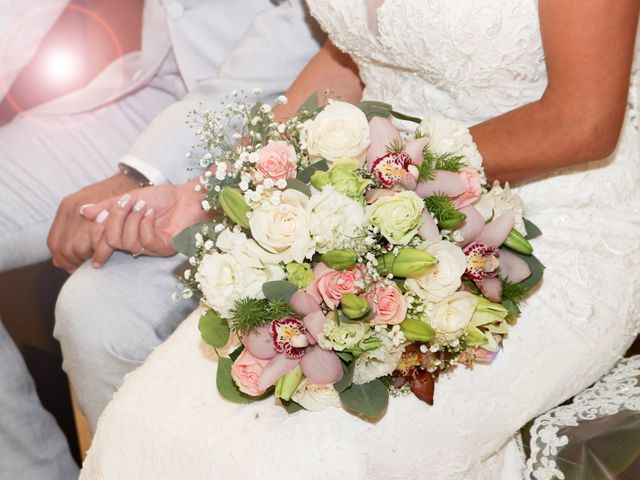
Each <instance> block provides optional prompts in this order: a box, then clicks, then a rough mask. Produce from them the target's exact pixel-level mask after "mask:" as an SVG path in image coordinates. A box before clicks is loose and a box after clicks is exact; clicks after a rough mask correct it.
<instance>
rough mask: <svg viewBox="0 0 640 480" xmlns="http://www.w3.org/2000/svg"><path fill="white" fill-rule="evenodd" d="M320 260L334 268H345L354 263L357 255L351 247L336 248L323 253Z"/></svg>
mask: <svg viewBox="0 0 640 480" xmlns="http://www.w3.org/2000/svg"><path fill="white" fill-rule="evenodd" d="M320 260H321V261H322V262H323V263H324V264H325V265H326V266H327V267H329V268H333V269H334V270H346V269H347V268H351V267H353V266H354V265H355V264H356V262H357V261H358V255H357V254H356V252H355V251H354V250H353V249H351V248H338V249H335V250H331V251H329V252H327V253H325V254H324V255H322V256H321V257H320Z"/></svg>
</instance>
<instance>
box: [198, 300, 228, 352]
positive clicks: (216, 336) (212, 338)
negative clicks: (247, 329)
mask: <svg viewBox="0 0 640 480" xmlns="http://www.w3.org/2000/svg"><path fill="white" fill-rule="evenodd" d="M198 329H199V330H200V334H201V335H202V339H203V340H204V341H205V342H206V343H208V344H209V345H211V346H212V347H214V348H222V347H224V346H225V345H226V344H227V342H228V341H229V335H230V333H231V330H230V328H229V322H227V320H225V319H224V318H220V316H219V315H218V314H217V313H216V312H214V311H213V310H211V309H209V310H207V311H206V312H205V313H204V314H203V315H202V316H201V317H200V321H199V322H198Z"/></svg>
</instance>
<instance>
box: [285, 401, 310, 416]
mask: <svg viewBox="0 0 640 480" xmlns="http://www.w3.org/2000/svg"><path fill="white" fill-rule="evenodd" d="M280 402H281V403H282V406H283V407H284V409H285V410H286V411H287V413H288V414H289V415H291V414H292V413H296V412H299V411H300V410H304V407H303V406H302V405H300V404H299V403H296V402H294V401H293V400H280Z"/></svg>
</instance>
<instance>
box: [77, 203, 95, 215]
mask: <svg viewBox="0 0 640 480" xmlns="http://www.w3.org/2000/svg"><path fill="white" fill-rule="evenodd" d="M94 205H95V203H85V204H84V205H81V206H80V215H84V209H85V208H87V207H93V206H94Z"/></svg>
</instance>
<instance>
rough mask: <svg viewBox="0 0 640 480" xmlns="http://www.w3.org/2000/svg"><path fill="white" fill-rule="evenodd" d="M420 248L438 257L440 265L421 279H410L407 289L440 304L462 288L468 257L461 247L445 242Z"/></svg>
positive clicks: (407, 281)
mask: <svg viewBox="0 0 640 480" xmlns="http://www.w3.org/2000/svg"><path fill="white" fill-rule="evenodd" d="M419 248H422V249H423V250H426V251H427V252H429V253H430V254H431V255H433V256H434V257H436V259H437V260H438V264H437V265H435V266H434V267H432V268H430V269H429V270H427V271H426V272H425V273H424V274H423V275H422V276H420V277H417V278H408V279H407V280H406V281H405V287H406V288H407V289H408V290H411V291H412V292H414V293H415V294H416V295H418V296H419V297H420V298H422V299H424V300H428V301H429V302H440V301H442V300H444V299H445V298H447V297H448V296H449V295H451V294H452V293H453V292H455V291H456V290H458V288H460V285H461V284H462V275H463V274H464V271H465V270H466V269H467V257H466V256H465V254H464V253H463V252H462V249H460V247H458V246H457V245H455V244H453V243H451V242H447V241H444V240H442V241H439V242H436V243H434V244H431V245H428V246H427V244H424V243H423V244H422V245H421V246H420V247H419Z"/></svg>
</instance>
